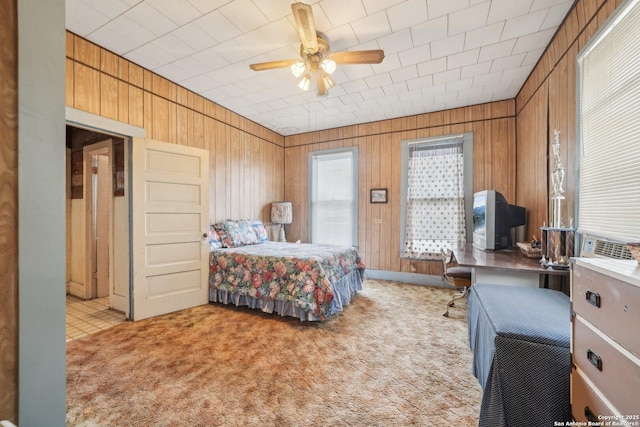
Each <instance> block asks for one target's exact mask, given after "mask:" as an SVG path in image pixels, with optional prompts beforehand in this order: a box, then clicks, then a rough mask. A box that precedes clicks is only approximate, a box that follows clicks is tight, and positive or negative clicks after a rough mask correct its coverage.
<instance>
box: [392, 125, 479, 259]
mask: <svg viewBox="0 0 640 427" xmlns="http://www.w3.org/2000/svg"><path fill="white" fill-rule="evenodd" d="M441 139H444V140H443V141H442V140H441V141H438V142H429V141H426V142H423V143H420V142H415V143H412V144H411V143H409V144H407V154H406V156H407V164H406V199H405V200H406V205H405V206H404V207H405V209H404V215H405V218H404V220H405V221H404V239H403V246H402V251H403V253H402V256H403V257H405V258H417V259H440V257H441V249H445V248H447V247H452V246H456V245H461V244H462V245H464V243H465V242H466V235H467V230H466V228H467V220H466V215H465V156H464V148H465V144H464V138H463V135H459V136H454V137H447V138H441ZM467 178H469V177H467Z"/></svg>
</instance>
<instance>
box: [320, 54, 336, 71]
mask: <svg viewBox="0 0 640 427" xmlns="http://www.w3.org/2000/svg"><path fill="white" fill-rule="evenodd" d="M320 67H321V68H322V69H323V70H324V71H325V72H326V73H328V74H333V72H334V71H336V61H334V60H333V59H331V58H324V59H323V60H322V62H321V63H320Z"/></svg>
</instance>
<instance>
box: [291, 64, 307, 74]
mask: <svg viewBox="0 0 640 427" xmlns="http://www.w3.org/2000/svg"><path fill="white" fill-rule="evenodd" d="M306 69H307V64H305V63H304V62H302V61H296V62H295V63H294V64H293V65H292V66H291V73H292V74H293V75H294V76H295V77H300V76H301V75H302V74H303V73H304V72H305V70H306Z"/></svg>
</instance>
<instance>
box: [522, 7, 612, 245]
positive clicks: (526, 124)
mask: <svg viewBox="0 0 640 427" xmlns="http://www.w3.org/2000/svg"><path fill="white" fill-rule="evenodd" d="M620 3H622V0H578V1H577V2H576V4H575V5H574V7H573V9H572V10H571V11H570V12H569V14H568V16H567V18H566V19H565V21H564V23H563V24H562V25H561V26H560V28H559V29H558V31H557V33H556V35H555V36H554V38H553V40H552V41H551V43H550V44H549V46H548V47H547V49H546V51H545V52H544V54H543V55H542V58H541V59H540V61H539V62H538V64H536V66H535V68H534V70H533V72H532V73H531V75H530V76H529V78H528V79H527V81H526V82H525V84H524V86H523V87H522V89H521V90H520V93H519V94H518V96H517V97H516V112H517V121H516V126H517V145H518V162H517V164H518V170H517V182H518V191H517V198H516V202H517V204H522V205H524V206H527V207H528V208H530V221H529V235H531V234H532V233H533V234H536V235H538V233H539V227H541V226H542V225H543V223H545V222H546V224H547V225H549V218H551V212H550V209H551V203H550V200H549V197H550V193H551V190H550V185H551V182H550V179H549V171H550V170H552V168H553V167H554V159H553V154H552V153H553V152H552V151H551V144H552V143H553V142H554V138H555V137H554V130H555V129H557V130H559V131H560V149H561V153H560V156H561V160H562V163H563V164H564V166H565V168H566V201H565V205H564V208H563V221H564V224H565V225H566V226H568V225H569V221H570V218H575V202H576V184H577V183H576V58H577V56H578V53H579V51H580V49H582V48H583V47H584V46H585V44H586V43H587V42H588V41H589V39H590V38H591V36H593V34H594V33H595V32H596V31H597V30H598V28H600V26H602V24H603V23H604V22H605V21H606V19H607V18H608V17H609V16H610V15H611V13H612V12H613V11H614V10H615V8H616V7H617V6H618V5H619V4H620Z"/></svg>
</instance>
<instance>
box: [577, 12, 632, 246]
mask: <svg viewBox="0 0 640 427" xmlns="http://www.w3.org/2000/svg"><path fill="white" fill-rule="evenodd" d="M639 58H640V1H639V0H633V1H627V2H625V3H623V4H622V5H621V6H620V7H619V8H618V10H617V11H616V12H615V13H614V14H613V15H612V16H611V18H610V19H609V21H608V22H607V23H606V24H605V25H604V26H603V27H602V29H601V30H600V31H599V32H598V33H597V34H596V35H594V37H593V38H592V39H591V41H590V42H589V43H588V44H587V46H585V48H584V49H583V50H582V51H581V52H580V54H579V55H578V106H577V110H578V144H577V145H578V154H577V158H578V200H577V217H578V218H577V219H578V232H579V233H581V234H590V235H595V236H599V237H605V238H610V239H612V240H617V241H621V242H640V59H639Z"/></svg>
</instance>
